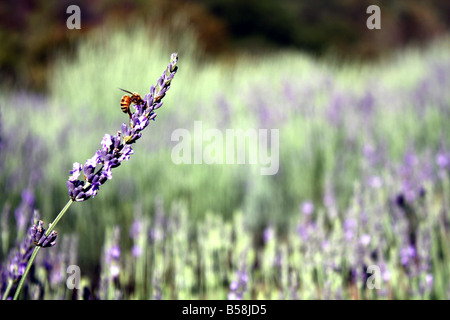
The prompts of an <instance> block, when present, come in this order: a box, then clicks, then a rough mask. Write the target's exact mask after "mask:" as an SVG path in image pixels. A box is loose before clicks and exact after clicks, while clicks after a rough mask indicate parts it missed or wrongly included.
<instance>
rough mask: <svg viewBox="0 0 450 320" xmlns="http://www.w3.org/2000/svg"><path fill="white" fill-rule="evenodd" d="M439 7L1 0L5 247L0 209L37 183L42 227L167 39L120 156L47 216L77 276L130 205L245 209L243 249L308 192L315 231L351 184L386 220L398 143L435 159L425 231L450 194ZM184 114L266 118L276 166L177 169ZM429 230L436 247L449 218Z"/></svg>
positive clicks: (254, 124) (445, 42)
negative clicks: (370, 21) (376, 11)
mask: <svg viewBox="0 0 450 320" xmlns="http://www.w3.org/2000/svg"><path fill="white" fill-rule="evenodd" d="M72 4H75V5H78V6H79V7H80V9H81V30H69V29H67V28H66V20H67V18H68V16H69V14H67V13H66V8H67V6H69V5H72ZM372 4H377V5H379V6H380V8H381V30H368V29H367V28H366V19H367V18H368V16H369V15H368V14H367V13H366V8H367V7H368V6H369V5H372ZM449 16H450V5H449V3H448V1H437V0H434V1H406V0H405V1H395V2H393V1H357V0H354V1H352V0H347V1H344V0H340V1H337V0H335V1H328V2H327V3H326V4H319V3H317V2H314V1H308V2H300V1H298V2H297V1H288V0H283V1H252V0H250V1H219V0H217V1H214V0H195V1H194V0H193V1H181V0H174V1H162V0H155V1H120V2H119V1H108V0H102V1H95V2H92V1H38V2H36V1H10V2H2V4H0V77H1V78H0V79H1V81H0V92H1V94H0V112H1V113H0V123H1V127H0V130H1V131H0V139H1V140H0V141H1V149H0V152H1V153H0V169H1V171H0V175H1V180H0V194H1V195H0V208H3V211H4V212H6V211H10V212H11V214H9V216H8V218H7V222H6V225H9V226H11V230H10V231H8V232H6V230H5V228H2V247H3V248H4V250H3V251H2V256H1V258H2V260H5V259H6V253H7V250H6V249H7V248H10V247H11V246H13V244H14V243H15V242H14V241H15V239H16V236H17V234H16V233H15V232H14V231H13V230H14V228H13V227H14V226H15V223H16V222H15V220H14V214H12V212H13V211H14V210H13V209H14V208H16V207H17V206H18V205H19V203H20V202H21V194H22V191H23V190H24V189H26V190H30V191H31V192H32V193H33V194H34V196H35V201H36V202H35V207H36V208H37V209H38V210H39V212H40V213H41V216H42V217H43V219H44V220H45V221H46V223H48V222H51V221H52V220H53V218H54V217H55V216H56V214H57V213H58V212H59V210H60V209H61V208H62V207H63V206H64V204H65V203H66V202H67V200H68V196H67V189H66V185H65V180H66V179H67V177H68V175H69V171H70V170H71V169H72V164H73V163H74V162H80V163H84V161H85V160H86V159H88V158H90V157H91V156H92V155H93V154H94V152H95V150H96V149H98V148H99V147H100V141H101V138H102V137H103V135H104V134H105V133H110V134H114V133H115V132H116V131H117V130H119V129H120V125H121V124H122V122H126V121H127V117H126V115H124V114H123V113H122V112H121V111H120V109H119V108H120V99H121V96H122V92H121V91H119V90H118V89H117V88H118V87H120V88H125V89H128V90H130V91H137V92H139V93H141V94H142V95H144V94H145V93H146V92H148V90H149V88H150V85H152V84H155V83H156V80H157V79H158V77H159V76H160V75H161V74H162V72H163V71H164V68H165V67H166V66H167V64H168V62H169V57H170V54H171V53H172V52H178V55H179V71H178V73H177V74H176V76H175V78H174V80H173V82H172V86H171V88H170V90H169V91H168V93H167V96H166V97H165V98H164V106H163V108H162V109H160V110H159V111H158V117H157V119H156V122H154V123H153V122H152V123H151V124H150V126H149V127H148V128H147V129H146V130H145V131H144V132H143V137H142V139H141V140H139V141H138V143H137V144H136V145H134V146H133V149H134V152H135V154H134V155H133V156H132V157H131V159H130V161H129V162H126V163H124V164H123V165H122V166H120V168H118V169H115V170H114V171H113V179H112V180H111V181H108V182H107V183H106V184H105V185H104V186H102V187H101V190H100V192H99V194H98V196H97V197H96V198H94V199H91V200H89V201H87V202H83V203H76V204H74V205H73V206H72V207H71V208H70V211H69V212H68V214H67V215H66V216H65V217H64V219H63V220H62V221H61V222H60V223H59V225H58V227H57V229H58V231H59V233H60V235H61V238H63V237H64V235H65V234H72V233H73V234H76V235H77V236H78V238H79V249H78V259H77V263H78V264H79V265H80V266H82V269H83V270H87V271H86V273H87V274H88V275H90V276H91V278H92V279H98V278H99V277H100V274H101V270H100V261H99V257H100V256H101V252H102V250H104V244H105V243H107V241H106V242H105V236H106V237H107V238H108V232H109V231H108V230H111V229H112V228H113V227H114V226H116V225H118V226H121V232H122V240H121V241H122V245H123V246H124V248H130V247H131V245H132V239H130V237H128V230H129V228H130V227H131V225H132V223H133V220H134V219H135V217H136V212H140V213H142V214H143V215H144V216H145V217H148V218H154V217H155V215H156V213H157V212H158V210H163V211H164V212H167V213H169V212H172V211H173V210H175V211H176V209H173V208H174V207H175V208H177V206H180V203H181V204H182V205H181V207H183V208H184V209H183V210H184V211H183V210H181V211H183V212H185V213H186V215H187V217H186V219H187V220H188V221H189V223H192V224H193V225H195V224H196V223H197V222H198V223H200V224H201V223H204V221H205V219H206V221H208V219H213V222H212V225H213V227H211V228H213V229H214V228H216V229H214V230H221V228H220V224H221V223H222V222H217V221H219V220H220V219H224V221H233V218H235V217H240V215H241V214H242V216H243V218H242V219H243V222H242V223H244V224H245V226H246V228H248V229H246V230H247V231H242V230H240V229H238V230H240V231H236V233H237V234H241V235H245V234H246V232H251V233H252V237H251V240H249V241H250V242H251V243H253V244H254V245H255V246H256V247H258V246H259V245H260V242H261V241H262V240H261V239H262V238H261V237H262V234H263V232H264V229H265V228H266V227H267V226H268V225H272V226H275V229H277V230H278V234H279V239H282V240H283V241H287V239H288V238H289V237H291V236H292V234H295V233H296V231H295V230H291V229H292V227H293V225H294V224H295V223H293V222H292V221H293V219H297V218H298V216H299V215H301V205H302V203H304V202H305V201H310V202H312V203H313V204H314V205H315V211H314V219H318V220H317V221H321V223H323V226H324V228H325V229H324V230H328V231H329V232H332V231H333V230H334V229H333V228H340V224H342V223H343V222H344V221H345V217H346V216H347V213H348V212H350V211H352V210H356V211H358V209H354V207H353V206H354V203H355V201H356V202H358V200H357V199H358V197H359V196H360V195H361V197H363V198H365V197H368V198H370V199H371V200H367V203H369V204H373V207H376V206H378V205H379V206H380V207H381V208H384V209H377V210H381V212H383V214H386V215H389V214H390V211H389V210H390V209H389V208H390V205H391V201H392V200H393V199H395V197H396V196H397V194H398V193H401V192H402V190H403V189H402V188H403V187H404V183H403V180H402V179H404V177H403V176H402V175H401V174H399V173H398V172H397V169H398V167H399V166H400V165H401V164H402V163H403V161H405V160H404V159H405V154H407V153H408V152H410V153H412V154H414V155H415V156H417V157H418V159H420V162H418V163H420V165H418V168H420V169H423V168H424V167H425V166H429V167H431V168H432V169H433V170H434V171H433V172H435V173H434V174H430V175H429V176H427V178H418V179H419V180H420V182H419V183H418V184H419V185H427V186H428V185H430V186H432V187H430V189H427V191H428V192H430V193H429V194H431V195H432V196H431V199H434V200H429V201H430V204H429V205H430V212H431V211H432V212H433V215H432V216H433V217H434V218H433V219H432V222H430V226H432V227H433V228H434V227H436V228H438V229H439V225H440V222H441V221H442V220H440V219H441V217H439V214H440V212H441V209H440V208H441V207H440V206H439V203H440V200H441V199H445V198H446V197H447V196H448V193H447V194H446V193H445V192H446V190H447V189H445V183H444V182H441V181H447V180H439V179H438V178H436V176H437V173H436V172H437V170H438V169H437V167H438V164H436V161H435V157H436V154H437V153H438V152H440V151H442V150H446V148H448V147H449V146H448V141H449V140H448V138H449V131H448V129H447V126H448V119H449V112H450V108H449V102H450V96H449V92H448V85H449V77H450V59H449V53H450V51H449V49H450V47H449V44H450V40H449V39H448V29H449V20H448V17H449ZM196 120H201V121H203V128H204V129H206V128H218V129H219V130H225V129H227V128H240V129H259V128H267V129H271V128H276V129H279V130H280V146H279V154H280V159H279V161H280V170H279V172H278V173H277V174H276V175H274V176H261V175H260V174H259V170H254V168H252V167H251V166H249V165H176V164H174V163H173V162H172V161H171V150H172V148H173V147H174V145H175V144H176V143H175V142H173V141H171V134H172V132H173V131H174V130H175V129H177V128H186V129H188V130H192V128H193V124H194V121H196ZM370 152H372V154H375V157H372V156H371V155H370ZM374 158H376V159H375V160H374ZM423 163H425V164H426V165H422V164H423ZM414 170H416V169H414ZM417 170H419V169H417ZM431 176H433V178H432V177H431ZM374 177H378V178H380V177H381V178H380V179H381V180H382V181H383V184H382V186H383V187H382V188H381V189H380V191H377V192H378V193H375V195H372V193H371V191H370V187H369V186H368V185H369V184H368V182H367V181H369V180H370V179H372V178H374ZM436 179H438V181H440V182H436ZM370 181H372V180H370ZM361 186H362V187H361ZM359 187H361V189H362V190H369V191H367V193H366V191H359V190H360V189H359ZM447 191H448V190H447ZM330 199H333V200H334V201H333V205H332V207H333V210H330V206H331V205H329V202H330V201H331V200H330ZM368 206H369V207H370V205H368ZM11 208H12V209H11ZM158 208H159V209H158ZM161 208H162V209H161ZM352 208H353V209H352ZM362 211H364V210H362ZM362 211H361V210H359V211H358V212H359V213H361V212H362ZM330 212H331V213H330ZM333 212H337V213H336V214H334V215H333ZM374 214H375V213H374ZM211 217H214V218H211ZM214 219H219V220H217V221H216V220H214ZM443 219H444V220H445V221H447V220H446V219H448V216H447V217H446V216H445V215H444V218H443ZM214 221H215V222H214ZM220 221H221V220H220ZM295 221H296V220H295ZM339 221H340V222H339ZM335 223H336V224H338V225H336V226H335ZM339 223H340V224H339ZM433 223H434V224H433ZM206 226H208V224H206ZM333 226H335V227H333ZM199 228H200V229H201V228H207V227H205V226H203V227H199ZM194 229H195V227H194ZM289 230H290V232H292V234H291V233H289V236H288V235H287V234H288V233H287V232H288V231H289ZM197 231H198V230H197ZM197 231H195V232H194V231H193V232H194V234H197ZM366 231H367V230H366ZM186 232H187V231H186ZM324 232H325V231H324ZM361 232H363V231H360V233H359V234H360V235H361ZM374 232H375V231H374ZM390 232H392V231H390ZM198 233H201V231H198ZM438 233H439V234H440V235H439V237H438V238H437V240H436V241H438V242H439V243H441V242H442V243H445V240H447V239H448V233H447V229H445V230H444V231H442V232H440V231H439V232H438ZM283 234H285V236H283ZM191 236H192V235H191V234H186V237H187V238H188V239H191V238H190V237H191ZM203 236H205V235H204V234H203ZM227 237H228V236H227ZM227 237H225V238H224V239H228V238H227ZM229 237H230V238H229V239H232V238H233V236H231V235H229ZM324 237H325V236H324ZM441 237H442V238H441ZM216 240H217V239H216ZM205 241H206V240H205ZM230 241H231V240H230ZM245 241H247V240H245ZM296 241H297V240H296ZM206 242H208V241H206ZM250 242H249V243H250ZM399 246H400V244H399V243H395V245H393V247H394V248H395V250H400V247H399ZM444 248H445V249H443V252H448V244H447V245H444ZM186 250H188V249H187V248H186ZM393 250H394V249H393ZM441 254H443V255H444V257H447V256H445V253H442V252H441ZM344 255H345V254H344ZM236 256H238V254H237V253H236ZM447 258H448V257H447ZM236 259H237V258H236ZM295 259H297V258H295ZM445 259H446V258H445ZM233 261H235V260H233ZM295 261H296V262H298V263H301V261H303V260H302V258H298V260H295ZM443 261H444V262H442V261H441V262H439V263H443V265H445V261H447V262H448V260H443ZM255 263H256V262H255ZM230 270H232V268H231V267H230ZM226 272H228V269H227V271H226ZM437 274H438V276H437V279H438V280H439V281H440V283H441V285H442V286H441V287H440V288H439V290H438V289H436V291H435V292H434V297H438V298H442V297H444V296H445V295H446V294H447V292H448V291H447V290H448V289H447V287H448V271H447V270H446V269H445V268H444V271H442V270H441V271H439V272H438V273H437ZM92 281H93V282H95V280H92ZM280 281H281V280H280ZM283 281H284V280H283ZM305 281H306V280H305ZM311 281H312V280H311ZM227 285H228V283H226V285H225V288H226V287H227ZM206 286H208V285H206ZM167 290H169V289H167ZM223 290H225V291H226V289H223ZM213 292H214V291H213ZM196 294H198V292H197V293H196ZM220 294H221V293H219V294H217V295H213V296H214V297H216V298H217V297H219V298H222V297H223V296H222V295H220ZM143 296H145V295H143ZM143 296H141V297H143ZM193 296H194V297H197V295H195V294H194V295H193ZM199 296H201V295H199ZM145 297H146V296H145ZM201 297H203V298H204V297H205V296H201ZM252 297H258V296H257V295H255V296H252ZM266 297H273V296H271V295H270V294H268V296H266ZM310 297H314V295H310ZM396 297H403V296H402V294H399V295H397V296H396ZM110 298H111V297H110Z"/></svg>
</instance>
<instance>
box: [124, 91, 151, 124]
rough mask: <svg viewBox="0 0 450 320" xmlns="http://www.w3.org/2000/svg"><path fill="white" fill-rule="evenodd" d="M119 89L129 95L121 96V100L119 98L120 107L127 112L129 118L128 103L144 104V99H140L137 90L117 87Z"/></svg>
mask: <svg viewBox="0 0 450 320" xmlns="http://www.w3.org/2000/svg"><path fill="white" fill-rule="evenodd" d="M119 89H120V90H122V91H124V92H126V93H129V94H130V96H129V95H124V96H123V97H122V100H120V108H121V109H122V112H123V113H128V115H129V116H130V118H131V111H130V104H132V103H135V104H144V103H145V101H144V99H142V97H141V95H140V94H139V93H137V92H133V93H131V92H130V91H128V90H124V89H121V88H119Z"/></svg>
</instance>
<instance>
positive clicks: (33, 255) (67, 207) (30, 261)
mask: <svg viewBox="0 0 450 320" xmlns="http://www.w3.org/2000/svg"><path fill="white" fill-rule="evenodd" d="M73 202H74V201H73V200H72V199H70V200H69V202H67V204H66V205H65V206H64V208H63V209H62V210H61V212H60V213H59V214H58V215H57V216H56V218H55V220H53V222H52V224H51V225H50V226H49V228H48V230H47V231H46V232H45V235H46V236H48V235H49V234H50V233H51V232H52V231H53V229H55V227H56V224H57V223H58V221H59V220H60V219H61V218H62V217H63V216H64V214H65V213H66V211H67V209H69V207H70V206H71V205H72V203H73ZM39 249H41V247H38V246H36V247H35V248H34V251H33V254H32V255H31V258H30V260H28V264H27V268H26V269H25V272H24V273H23V276H22V278H21V279H20V282H19V285H18V286H17V290H16V293H15V294H14V298H13V299H14V300H17V298H18V297H19V294H20V290H22V286H23V283H24V282H25V278H26V277H27V275H28V272H29V271H30V269H31V266H32V265H33V262H34V259H35V258H36V255H37V253H38V252H39Z"/></svg>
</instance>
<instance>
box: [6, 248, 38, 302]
mask: <svg viewBox="0 0 450 320" xmlns="http://www.w3.org/2000/svg"><path fill="white" fill-rule="evenodd" d="M40 248H41V247H38V246H36V247H35V248H34V251H33V254H32V255H31V258H30V260H28V264H27V268H26V269H25V272H24V273H23V276H22V278H21V279H20V282H19V285H18V286H17V289H16V293H15V294H14V298H13V300H17V298H18V297H19V293H20V290H22V286H23V283H24V282H25V278H26V277H27V274H28V272H29V271H30V269H31V266H32V265H33V262H34V259H35V258H36V255H37V253H38V252H39V249H40Z"/></svg>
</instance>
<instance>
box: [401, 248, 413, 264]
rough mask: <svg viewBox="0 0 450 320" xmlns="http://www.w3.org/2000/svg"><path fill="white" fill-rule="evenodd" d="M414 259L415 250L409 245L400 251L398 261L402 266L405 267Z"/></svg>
mask: <svg viewBox="0 0 450 320" xmlns="http://www.w3.org/2000/svg"><path fill="white" fill-rule="evenodd" d="M415 257H416V249H415V248H414V247H413V246H412V245H409V246H408V247H405V248H402V249H401V250H400V261H401V263H402V265H403V266H407V265H409V264H410V262H411V261H412V260H413V259H414V258H415Z"/></svg>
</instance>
